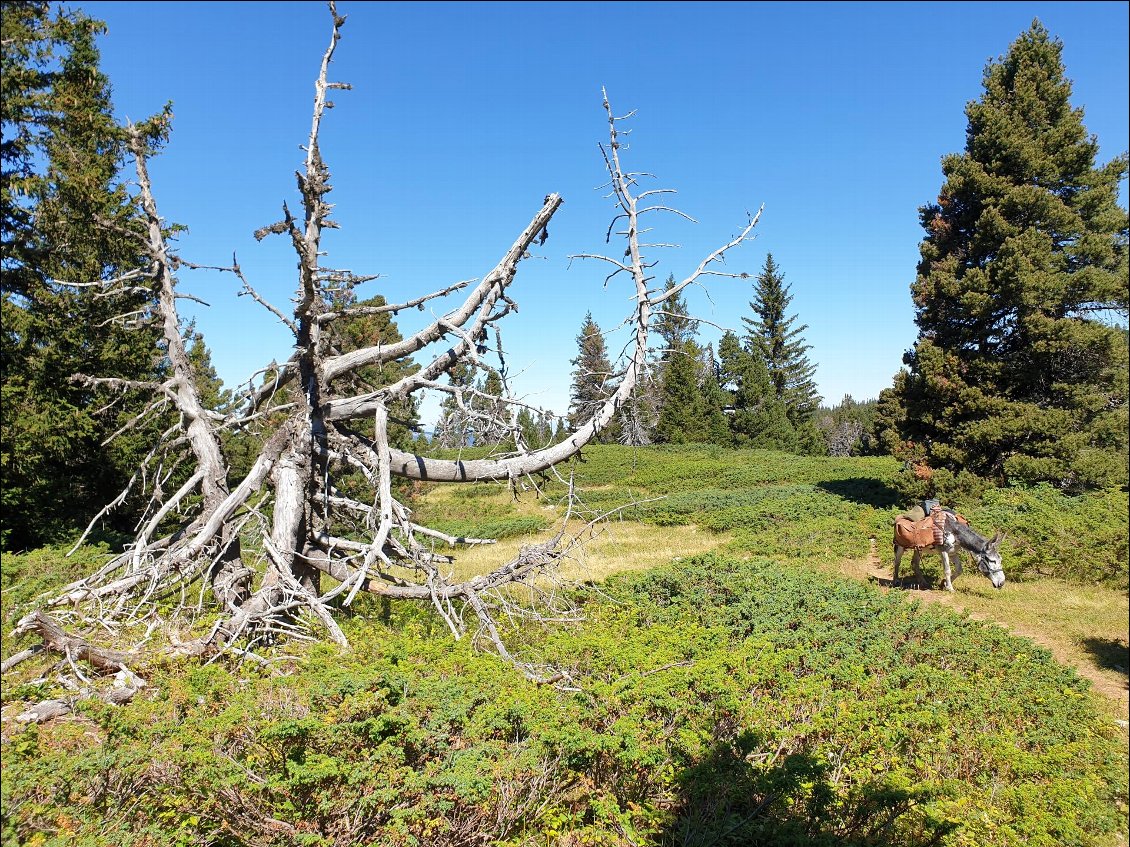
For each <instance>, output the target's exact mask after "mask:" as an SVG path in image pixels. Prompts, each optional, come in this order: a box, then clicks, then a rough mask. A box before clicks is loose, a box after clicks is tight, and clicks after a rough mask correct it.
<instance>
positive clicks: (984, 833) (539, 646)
mask: <svg viewBox="0 0 1130 847" xmlns="http://www.w3.org/2000/svg"><path fill="white" fill-rule="evenodd" d="M584 459H585V461H583V462H582V463H579V464H578V465H577V466H576V467H575V481H576V486H577V491H578V494H579V497H580V500H581V501H582V502H583V504H584V506H585V508H587V509H590V510H593V511H596V512H602V511H606V510H609V509H614V508H615V509H618V511H617V512H616V514H615V515H614V516H613V517H612V518H611V519H610V520H609V521H607V522H606V523H604V524H602V525H599V526H598V527H596V528H595V533H596V535H595V537H594V539H593V540H592V543H590V544H589V545H587V546H586V548H584V549H583V550H581V551H578V553H577V556H576V557H575V560H574V561H572V562H570V563H569V564H568V566H567V575H568V576H570V577H571V578H572V579H574V580H575V581H576V582H577V586H576V587H575V588H574V589H573V590H575V591H576V592H578V593H577V598H578V600H579V602H580V603H581V606H582V609H583V610H584V613H585V620H584V621H583V622H580V623H578V624H573V625H567V624H551V625H536V626H535V625H529V624H521V623H516V624H515V626H516V629H515V630H514V631H513V632H511V633H510V634H509V635H508V638H509V640H510V643H511V644H512V645H513V646H514V647H515V649H519V650H520V651H521V653H522V655H523V656H524V657H525V658H527V659H530V660H537V661H541V662H544V663H545V664H546V665H550V666H553V667H558V668H561V669H563V670H565V671H566V672H567V673H568V679H569V680H571V682H572V685H569V686H561V688H571V689H576V690H559V689H555V688H553V687H552V686H546V685H535V684H533V683H530V682H528V681H526V680H525V679H523V678H521V677H520V676H519V675H518V674H517V673H516V672H515V671H514V670H513V669H512V668H510V667H509V666H507V665H505V664H504V663H501V662H499V661H498V660H497V659H496V658H494V657H492V656H490V655H484V654H479V653H476V652H474V651H473V650H472V649H471V648H470V645H469V644H468V643H467V641H466V640H463V641H461V642H458V643H455V642H453V641H452V639H451V637H450V634H449V633H448V631H447V629H446V627H445V626H444V625H443V623H442V622H441V620H440V618H439V617H438V615H435V614H434V613H433V612H431V611H430V610H429V609H428V608H427V607H419V606H410V605H406V604H398V603H388V602H386V603H381V602H380V601H379V600H377V599H372V598H361V599H359V601H358V604H357V605H355V606H354V613H353V615H352V617H351V618H350V619H349V620H348V621H347V624H346V629H347V633H348V635H349V637H350V640H351V642H352V643H353V644H354V645H355V648H354V650H353V651H352V652H351V653H348V654H346V653H342V652H341V651H340V650H339V649H338V648H336V647H329V646H311V647H302V646H301V645H298V646H295V645H286V647H285V650H280V651H279V658H278V660H277V661H275V662H274V663H273V664H272V666H271V667H270V668H262V667H255V666H249V665H244V666H242V667H241V666H238V665H236V664H235V663H232V662H229V661H220V662H215V663H212V664H209V665H203V666H202V665H198V664H184V665H182V664H175V663H174V664H160V663H154V665H153V666H152V667H148V668H139V669H137V670H139V672H143V675H144V676H146V678H147V679H149V681H150V685H149V687H148V689H147V696H142V697H139V698H137V699H136V700H135V701H134V702H133V703H131V704H129V705H127V706H124V707H121V708H118V707H112V706H108V705H106V704H104V703H101V702H99V701H80V702H78V703H76V714H75V715H72V716H68V717H65V718H60V719H57V720H55V721H51V722H48V723H45V724H42V725H39V726H35V725H31V726H25V725H23V724H20V723H18V722H17V721H15V720H14V718H15V716H16V715H17V714H18V713H19V712H20V711H21V710H22V708H23V707H24V705H25V704H26V703H27V702H28V701H34V700H37V699H41V698H43V697H46V696H60V695H62V696H65V695H66V692H59V691H51V690H47V689H46V687H45V686H44V684H43V683H42V682H38V681H37V680H38V678H39V675H40V674H41V673H42V670H43V667H44V666H42V665H41V666H39V667H38V668H37V667H34V666H33V663H31V662H29V663H26V665H25V666H22V667H21V668H20V670H19V673H18V674H13V675H11V676H12V677H13V678H9V679H6V680H5V682H6V684H5V689H4V695H3V700H4V707H3V716H4V721H3V755H4V770H5V779H4V782H3V792H4V796H3V800H4V822H3V837H4V843H5V844H17V843H19V844H44V845H47V844H51V845H55V844H58V845H62V844H81V845H95V844H121V845H133V844H160V845H166V844H168V845H173V844H202V845H203V844H210V845H211V844H214V845H237V844H241V845H242V844H247V845H252V844H254V845H259V844H263V845H266V844H279V845H281V844H311V845H314V844H318V845H321V844H327V845H328V844H335V845H338V844H340V845H346V844H358V843H369V844H405V845H407V844H436V845H439V844H445V845H448V844H467V845H473V844H475V845H482V844H497V845H513V847H517V845H534V844H538V845H542V844H553V845H562V847H565V845H570V847H571V846H572V845H580V844H603V845H628V844H656V845H660V844H734V845H737V844H749V843H761V844H781V845H785V844H788V845H824V844H827V845H832V844H848V845H879V844H884V845H887V844H890V845H926V844H944V845H966V844H993V845H998V844H999V845H1021V844H1047V845H1052V844H1056V845H1059V844H1079V845H1083V844H1111V845H1113V844H1117V843H1121V842H1120V841H1119V838H1120V837H1124V836H1125V832H1126V812H1127V806H1126V800H1127V770H1126V758H1125V753H1126V733H1125V728H1124V725H1123V726H1122V727H1120V726H1119V725H1118V724H1117V722H1116V721H1117V720H1118V719H1119V714H1118V710H1119V708H1121V709H1122V710H1123V711H1124V710H1125V684H1126V659H1125V653H1126V619H1127V606H1126V593H1125V588H1124V580H1125V564H1124V563H1125V549H1126V526H1125V523H1124V522H1123V523H1119V522H1118V521H1113V522H1112V521H1111V520H1110V516H1111V515H1119V516H1122V515H1125V514H1126V509H1125V505H1126V495H1125V494H1120V493H1116V492H1112V493H1109V494H1106V495H1095V496H1092V497H1089V498H1084V499H1076V500H1071V499H1068V498H1062V497H1059V496H1058V495H1054V492H1048V491H1044V490H1040V489H1031V490H1021V489H1016V490H1008V491H1004V492H994V493H993V494H992V495H990V496H988V497H986V498H984V500H982V501H981V502H978V503H969V504H958V505H959V508H960V510H961V511H962V512H963V514H965V515H966V516H967V517H968V518H969V519H970V521H971V523H972V524H973V525H974V526H976V527H978V528H980V529H982V530H984V531H991V530H993V529H996V528H1003V529H1004V530H1005V531H1006V532H1007V533H1008V535H1009V539H1008V541H1006V543H1005V547H1004V551H1005V568H1006V571H1007V572H1008V576H1009V582H1008V583H1007V584H1006V586H1005V588H1004V589H1003V591H1001V592H993V591H992V589H991V588H989V587H988V583H987V582H986V581H985V580H983V579H982V578H981V577H980V576H979V575H978V574H976V572H971V573H966V574H965V575H964V576H962V577H961V578H959V579H958V580H957V581H956V584H955V588H956V589H957V591H956V595H954V597H953V598H952V600H951V601H950V602H953V603H954V604H956V605H958V606H959V607H961V608H965V609H969V610H971V611H972V612H973V613H974V615H970V614H968V613H960V612H959V611H957V610H950V609H947V608H943V607H942V606H940V605H938V604H936V603H922V602H918V601H919V599H920V598H923V597H932V596H933V595H934V592H918V591H913V590H890V589H888V588H887V587H885V586H883V585H881V584H880V581H881V577H882V575H883V573H884V570H883V568H884V567H885V566H887V567H889V565H890V553H889V551H888V547H887V541H886V538H887V536H888V534H889V530H890V520H891V517H892V516H893V515H894V514H896V513H897V512H898V511H900V507H901V505H902V504H899V503H897V502H895V495H894V492H893V490H892V489H891V488H890V486H889V484H888V483H889V481H890V479H891V478H892V476H893V474H894V473H895V471H896V470H897V468H896V466H895V465H894V463H893V462H891V461H890V460H886V459H813V458H801V457H795V456H791V455H786V454H780V453H770V452H757V451H731V450H721V449H716V448H697V449H690V448H681V449H677V450H674V449H657V448H650V449H634V450H629V449H625V448H616V447H601V448H595V449H594V448H590V449H588V450H586V451H585V455H584ZM563 491H564V486H563V485H562V484H561V483H558V482H554V483H548V484H546V485H544V486H542V491H541V492H540V495H539V494H538V493H537V492H534V491H532V490H531V491H526V492H523V493H522V496H521V497H520V498H519V499H518V500H517V501H516V502H515V500H514V499H513V498H512V497H511V494H510V492H508V491H507V490H506V489H505V488H501V487H497V486H486V485H477V486H472V487H465V488H457V489H454V490H446V491H440V490H438V489H437V490H428V489H426V487H425V488H421V489H420V490H419V492H418V494H417V497H416V500H415V505H416V509H417V512H418V514H422V515H424V516H426V518H427V520H428V521H430V522H431V525H434V526H439V527H440V528H443V529H445V530H446V531H448V532H451V533H457V534H466V535H485V534H489V533H493V534H495V535H497V536H499V537H501V538H502V540H501V541H500V544H501V545H509V546H512V547H514V548H517V547H518V546H519V544H521V543H527V542H528V541H529V540H530V539H531V538H537V537H539V536H540V535H543V534H544V533H546V532H548V531H551V528H552V527H553V526H554V522H555V519H556V518H557V517H558V515H559V514H560V504H559V503H558V502H557V501H558V499H559V498H560V495H561V494H562V493H563ZM625 504H631V505H627V506H626V507H625V508H620V507H624V506H625ZM581 519H582V520H584V519H585V516H584V515H581ZM1120 520H1123V521H1124V519H1122V518H1121V517H1120ZM872 538H874V539H875V545H874V549H875V551H876V555H877V556H879V557H880V561H879V563H878V564H875V563H874V562H873V561H871V560H869V555H870V553H871V550H872V542H871V540H872ZM1119 544H1121V547H1119ZM495 553H497V550H496V551H495ZM96 555H97V551H93V550H88V551H85V552H84V553H83V556H84V557H86V558H87V560H88V561H89V560H92V559H93V558H95V557H96ZM482 555H483V551H482V550H481V549H475V548H472V549H470V550H468V551H467V553H466V554H464V555H460V556H459V558H458V559H457V561H456V564H455V567H457V568H460V569H465V571H466V572H468V573H469V572H472V571H474V570H475V568H476V567H477V561H476V557H479V556H482ZM1120 557H1121V558H1120ZM932 564H933V563H932V562H931V561H930V560H929V559H927V566H928V567H929V566H931V565H932ZM69 567H71V566H70V564H69V563H68V562H66V561H64V560H62V559H60V557H59V556H58V554H57V553H56V552H53V551H41V552H39V553H36V554H30V555H27V556H5V557H4V561H3V585H4V588H5V591H4V613H5V619H6V626H5V633H7V632H8V631H9V630H10V628H11V622H12V621H11V619H12V616H13V615H14V614H15V613H16V608H15V604H16V602H17V601H19V600H20V599H22V598H26V597H28V596H29V595H30V594H31V593H32V592H33V590H36V589H39V588H43V587H46V585H47V584H49V583H51V582H53V581H54V582H56V583H57V582H61V581H62V580H63V577H64V575H65V572H66V569H67V568H69ZM970 570H972V569H970ZM617 571H619V572H620V573H617V574H615V575H612V574H613V573H614V572H617ZM886 573H889V571H886ZM934 573H935V574H936V569H935V571H934ZM1094 575H1099V576H1101V577H1102V578H1103V580H1104V583H1103V584H1095V583H1096V580H1095V578H1094ZM871 577H879V578H880V579H870V578H871ZM1065 577H1075V579H1074V580H1071V579H1066V578H1065ZM1080 577H1082V578H1080ZM585 583H589V584H590V585H586V584H585ZM592 584H598V586H599V587H598V590H594V588H593V586H592ZM998 622H999V623H1000V624H1004V625H1005V626H1007V627H1009V628H1011V629H1013V630H1016V631H1025V632H1028V633H1029V634H1033V635H1034V636H1035V637H1037V639H1039V640H1043V639H1047V640H1048V641H1051V642H1053V646H1054V645H1059V646H1058V647H1055V649H1054V652H1055V657H1053V655H1052V653H1051V652H1049V650H1048V649H1045V647H1044V646H1041V643H1037V642H1034V641H1033V640H1031V639H1028V638H1024V637H1019V636H1017V635H1013V634H1009V632H1007V631H1006V629H1005V628H1003V627H1002V626H999V625H998ZM1042 643H1045V644H1046V643H1047V642H1046V641H1043V642H1042ZM22 646H25V645H23V644H20V643H13V642H12V639H10V638H8V637H7V635H5V641H4V645H3V654H4V656H5V657H7V656H8V655H10V654H11V653H12V652H13V651H14V650H16V649H19V648H20V647H22ZM284 652H285V653H287V654H290V655H291V656H292V657H293V658H286V657H284V656H282V655H281V654H282V653H284ZM1056 658H1059V659H1060V661H1056ZM1061 662H1067V663H1068V664H1069V665H1073V666H1075V667H1078V668H1080V670H1083V669H1084V666H1085V665H1086V664H1087V663H1088V662H1090V663H1091V664H1092V665H1093V666H1094V667H1095V668H1097V670H1099V671H1101V672H1102V673H1104V674H1106V675H1107V676H1106V677H1103V678H1104V679H1110V680H1111V681H1112V682H1111V684H1112V686H1113V688H1112V689H1111V690H1112V691H1115V692H1117V690H1118V688H1117V686H1118V685H1119V684H1121V686H1122V688H1121V690H1122V692H1123V695H1122V699H1121V701H1120V702H1121V705H1119V701H1118V699H1117V698H1111V697H1109V696H1108V697H1100V696H1096V695H1095V694H1094V693H1093V689H1092V686H1091V685H1090V684H1089V683H1088V682H1087V681H1086V680H1084V679H1083V678H1081V676H1080V673H1077V672H1076V671H1075V670H1072V668H1071V667H1065V666H1064V664H1062V663H1061ZM1104 666H1105V667H1104ZM15 677H18V678H15ZM1108 694H1109V692H1108ZM1122 717H1123V719H1124V717H1125V716H1124V715H1122ZM1120 833H1121V836H1120Z"/></svg>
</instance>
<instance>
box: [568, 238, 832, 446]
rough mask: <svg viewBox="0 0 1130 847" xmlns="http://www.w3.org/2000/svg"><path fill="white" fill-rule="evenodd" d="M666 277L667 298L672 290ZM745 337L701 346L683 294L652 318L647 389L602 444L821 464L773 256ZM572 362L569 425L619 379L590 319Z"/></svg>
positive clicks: (799, 352) (803, 365)
mask: <svg viewBox="0 0 1130 847" xmlns="http://www.w3.org/2000/svg"><path fill="white" fill-rule="evenodd" d="M674 285H675V280H674V277H671V278H669V279H668V280H667V282H666V289H667V290H670V289H672V288H673V287H674ZM753 295H754V299H753V300H752V301H751V302H750V304H749V306H750V309H751V312H752V316H751V317H745V318H742V322H743V324H744V325H745V327H746V333H745V334H744V335H743V336H742V337H739V336H738V335H737V334H736V333H734V332H733V331H727V332H726V333H725V334H724V335H723V336H722V338H721V340H720V341H719V343H718V349H717V350H715V349H714V347H713V345H711V344H705V345H704V344H702V343H700V342H699V340H698V322H697V321H696V320H695V319H694V318H693V317H691V315H690V314H689V312H688V310H687V305H686V302H685V301H684V299H683V297H682V295H681V293H680V294H676V295H675V296H672V297H670V298H668V299H667V300H666V301H665V303H664V308H663V310H662V311H661V312H660V313H659V314H658V315H657V316H656V335H657V336H658V337H659V339H660V340H661V345H660V347H659V348H658V349H656V350H655V351H653V358H652V361H651V362H650V366H649V369H648V374H647V377H648V378H647V379H646V380H645V382H644V384H643V385H642V386H641V387H640V389H638V390H637V392H636V394H635V396H634V397H633V398H632V401H631V403H630V404H629V405H628V406H627V407H626V408H625V409H623V410H622V413H621V415H620V419H619V420H618V421H617V424H616V426H614V427H610V428H609V430H608V431H606V433H605V434H604V435H603V438H604V440H605V441H607V442H617V441H618V442H621V443H623V444H630V445H644V444H719V445H724V446H730V447H758V448H764V449H770V450H787V451H791V452H796V453H805V454H811V455H824V454H826V453H827V452H828V440H827V439H826V438H825V437H824V435H823V433H822V430H821V429H820V428H819V427H818V426H817V422H816V413H817V409H818V407H819V404H820V399H821V398H820V396H819V394H817V390H816V384H815V382H814V381H813V373H814V372H815V369H816V366H815V364H814V363H813V362H812V361H810V359H809V358H808V350H810V349H811V348H810V347H809V345H807V344H805V343H804V339H803V336H802V333H803V332H804V330H805V329H807V326H804V325H801V326H797V325H796V320H797V316H796V315H792V314H789V305H790V303H791V302H792V296H791V294H790V293H789V286H788V285H786V284H785V282H784V274H783V273H782V272H781V269H780V267H779V266H778V265H777V263H776V262H775V261H774V259H773V256H772V254H769V255H768V256H767V257H766V259H765V264H764V266H763V268H762V271H761V273H760V274H759V275H758V276H757V278H756V280H755V283H754V289H753ZM577 344H578V348H579V353H578V356H577V358H576V359H574V360H573V364H574V366H575V370H574V371H573V382H572V393H571V399H572V405H571V407H570V419H571V420H577V419H583V417H584V410H585V409H586V408H587V407H588V406H589V405H590V404H592V403H594V402H598V400H599V398H601V397H606V396H608V395H609V394H610V393H611V392H612V391H613V390H614V388H615V385H616V382H615V378H616V375H615V373H614V369H613V366H612V364H611V362H610V361H609V358H608V353H607V350H606V347H605V343H604V337H603V335H602V333H601V330H600V328H599V327H598V326H597V325H596V323H595V322H594V321H593V319H592V315H591V314H590V315H586V317H585V321H584V324H583V325H582V327H581V332H580V334H579V335H578V336H577Z"/></svg>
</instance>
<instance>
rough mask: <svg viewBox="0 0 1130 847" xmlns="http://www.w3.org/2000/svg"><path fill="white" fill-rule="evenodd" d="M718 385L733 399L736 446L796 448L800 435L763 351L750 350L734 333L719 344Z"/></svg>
mask: <svg viewBox="0 0 1130 847" xmlns="http://www.w3.org/2000/svg"><path fill="white" fill-rule="evenodd" d="M718 382H719V383H720V384H721V386H722V388H723V390H725V391H726V393H727V396H728V398H729V406H730V408H731V412H730V415H729V419H730V420H729V423H730V438H731V441H732V443H733V445H734V446H735V447H759V448H763V449H768V450H795V449H796V443H797V441H796V432H795V431H794V430H793V426H792V424H791V423H790V422H789V417H788V415H787V414H786V412H785V404H784V403H783V402H782V401H781V399H780V398H779V397H778V396H777V392H776V389H775V388H774V386H773V382H772V380H770V378H769V369H768V368H766V366H765V360H764V359H763V358H762V357H761V351H760V350H758V349H756V348H754V349H752V350H749V349H746V348H745V347H743V346H742V344H741V342H740V341H739V340H738V337H737V336H736V335H734V333H732V332H727V333H725V334H724V335H723V336H722V340H721V341H719V342H718Z"/></svg>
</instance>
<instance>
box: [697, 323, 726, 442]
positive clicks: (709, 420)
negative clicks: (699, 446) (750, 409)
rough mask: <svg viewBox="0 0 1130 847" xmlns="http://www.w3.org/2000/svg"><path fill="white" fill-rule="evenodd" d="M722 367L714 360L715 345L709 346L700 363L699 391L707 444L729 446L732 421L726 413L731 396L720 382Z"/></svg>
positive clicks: (703, 352) (705, 349) (704, 351)
mask: <svg viewBox="0 0 1130 847" xmlns="http://www.w3.org/2000/svg"><path fill="white" fill-rule="evenodd" d="M720 372H721V367H720V365H719V363H718V361H717V359H715V358H714V347H713V345H710V344H707V345H706V347H705V348H704V349H703V351H702V359H701V360H700V362H699V391H700V392H701V393H702V403H703V417H704V423H705V428H706V443H708V444H720V445H723V446H729V445H730V442H731V435H730V421H729V419H728V418H727V417H726V412H725V411H724V410H725V409H726V407H727V406H729V405H730V396H729V395H728V394H727V393H726V391H725V389H723V388H722V384H721V382H720V381H719V375H720Z"/></svg>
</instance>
